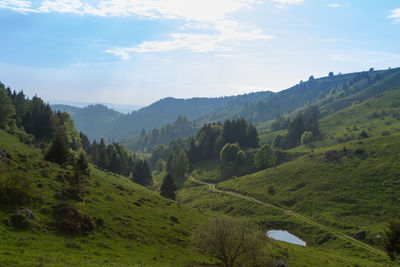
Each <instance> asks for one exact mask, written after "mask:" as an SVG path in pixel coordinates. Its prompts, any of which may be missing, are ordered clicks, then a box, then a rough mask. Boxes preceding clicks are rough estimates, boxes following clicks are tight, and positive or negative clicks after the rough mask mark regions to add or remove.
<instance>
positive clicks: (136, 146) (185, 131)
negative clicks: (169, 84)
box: [123, 115, 198, 166]
mask: <svg viewBox="0 0 400 267" xmlns="http://www.w3.org/2000/svg"><path fill="white" fill-rule="evenodd" d="M197 131H198V127H196V126H195V123H194V122H192V121H189V120H188V118H187V117H185V116H182V115H179V116H178V118H176V120H175V122H174V123H172V124H167V125H164V126H162V127H161V128H158V129H156V128H154V129H153V130H152V131H149V132H147V133H146V132H145V131H144V132H142V134H140V135H136V136H134V137H132V138H127V139H126V140H124V142H123V143H124V145H125V146H126V147H127V148H128V149H129V150H130V151H149V150H151V149H153V148H154V147H156V146H158V145H160V144H164V145H167V144H168V143H169V142H171V141H172V140H174V139H178V138H186V137H188V136H191V135H194V134H195V133H196V132H197ZM154 164H155V163H154ZM154 164H151V165H152V166H154Z"/></svg>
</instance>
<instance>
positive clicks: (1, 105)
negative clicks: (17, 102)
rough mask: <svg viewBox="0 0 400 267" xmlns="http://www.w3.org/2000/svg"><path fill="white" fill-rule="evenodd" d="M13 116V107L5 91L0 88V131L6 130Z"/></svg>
mask: <svg viewBox="0 0 400 267" xmlns="http://www.w3.org/2000/svg"><path fill="white" fill-rule="evenodd" d="M14 116H15V108H14V105H13V104H12V102H11V99H10V97H9V96H8V95H7V91H6V90H5V89H3V88H0V129H4V128H6V126H7V125H8V124H9V123H10V121H12V119H13V117H14Z"/></svg>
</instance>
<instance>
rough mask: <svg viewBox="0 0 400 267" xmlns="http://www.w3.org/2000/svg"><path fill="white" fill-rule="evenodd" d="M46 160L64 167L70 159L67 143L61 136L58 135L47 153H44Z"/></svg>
mask: <svg viewBox="0 0 400 267" xmlns="http://www.w3.org/2000/svg"><path fill="white" fill-rule="evenodd" d="M45 158H46V160H48V161H52V162H55V163H58V164H60V165H65V164H67V163H68V161H69V159H70V154H69V151H68V147H67V143H66V141H65V138H64V136H63V135H62V134H58V135H57V136H56V138H55V139H54V140H53V142H52V144H51V146H50V149H49V151H48V152H47V153H46V157H45Z"/></svg>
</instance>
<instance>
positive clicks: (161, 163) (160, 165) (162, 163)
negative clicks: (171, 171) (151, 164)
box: [154, 159, 166, 173]
mask: <svg viewBox="0 0 400 267" xmlns="http://www.w3.org/2000/svg"><path fill="white" fill-rule="evenodd" d="M165 167H166V166H165V161H163V160H162V159H159V160H158V161H157V163H156V166H155V168H154V169H155V170H156V171H157V172H158V173H160V172H162V171H163V170H164V169H165Z"/></svg>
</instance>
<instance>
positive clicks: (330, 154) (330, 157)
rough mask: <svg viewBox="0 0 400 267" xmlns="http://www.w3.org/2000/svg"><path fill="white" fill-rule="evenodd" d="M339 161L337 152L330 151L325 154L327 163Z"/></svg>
mask: <svg viewBox="0 0 400 267" xmlns="http://www.w3.org/2000/svg"><path fill="white" fill-rule="evenodd" d="M337 159H339V153H338V152H337V151H336V150H328V151H326V152H325V160H326V161H334V160H337Z"/></svg>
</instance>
